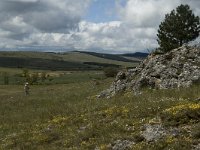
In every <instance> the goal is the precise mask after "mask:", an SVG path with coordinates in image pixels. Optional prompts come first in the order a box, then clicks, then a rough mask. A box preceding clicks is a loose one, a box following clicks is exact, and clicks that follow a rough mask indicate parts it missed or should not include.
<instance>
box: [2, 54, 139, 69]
mask: <svg viewBox="0 0 200 150" xmlns="http://www.w3.org/2000/svg"><path fill="white" fill-rule="evenodd" d="M140 61H141V59H138V58H134V57H131V58H128V57H127V58H126V57H124V56H123V55H117V54H116V55H115V54H101V53H94V52H79V51H75V52H66V53H53V52H26V51H14V52H7V51H4V52H0V67H11V68H30V69H42V70H99V69H103V68H105V67H135V66H137V65H138V64H139V62H140Z"/></svg>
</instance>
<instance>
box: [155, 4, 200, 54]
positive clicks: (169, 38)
mask: <svg viewBox="0 0 200 150" xmlns="http://www.w3.org/2000/svg"><path fill="white" fill-rule="evenodd" d="M199 32H200V20H199V16H195V15H194V13H193V12H192V10H191V9H190V6H189V5H183V4H181V5H180V6H178V7H177V8H176V10H172V11H171V13H170V14H166V15H165V20H164V21H163V22H161V24H160V25H159V29H158V34H157V37H158V39H157V41H158V44H159V45H160V50H161V51H163V52H168V51H170V50H172V49H174V48H177V47H180V46H182V45H183V44H184V43H188V42H189V41H192V40H194V39H195V38H197V37H198V36H199Z"/></svg>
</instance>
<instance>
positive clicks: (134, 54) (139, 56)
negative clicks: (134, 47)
mask: <svg viewBox="0 0 200 150" xmlns="http://www.w3.org/2000/svg"><path fill="white" fill-rule="evenodd" d="M148 55H149V54H148V53H142V52H136V53H127V54H122V55H121V56H125V57H135V58H146V57H147V56H148Z"/></svg>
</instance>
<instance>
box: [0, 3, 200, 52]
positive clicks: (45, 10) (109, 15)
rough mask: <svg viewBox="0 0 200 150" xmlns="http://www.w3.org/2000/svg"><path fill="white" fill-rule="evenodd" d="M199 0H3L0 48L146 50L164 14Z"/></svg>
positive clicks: (196, 8)
mask: <svg viewBox="0 0 200 150" xmlns="http://www.w3.org/2000/svg"><path fill="white" fill-rule="evenodd" d="M180 4H189V5H190V7H191V9H192V10H193V12H194V13H195V14H196V15H198V16H200V0H0V51H1V50H37V51H55V52H59V51H73V50H79V51H95V52H104V53H129V52H131V53H133V52H139V51H140V52H147V49H154V48H156V47H158V43H157V40H156V39H157V36H156V34H157V30H158V26H159V24H160V22H161V21H163V19H164V16H165V14H167V13H170V11H171V10H173V9H175V8H176V7H177V6H178V5H180Z"/></svg>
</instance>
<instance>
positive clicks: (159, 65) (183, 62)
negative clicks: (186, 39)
mask: <svg viewBox="0 0 200 150" xmlns="http://www.w3.org/2000/svg"><path fill="white" fill-rule="evenodd" d="M199 83H200V47H199V45H198V46H197V45H196V46H194V45H193V46H191V45H189V46H188V45H184V46H182V47H180V48H177V49H174V50H172V51H170V52H168V53H166V54H156V53H151V54H150V55H149V56H148V57H147V58H146V59H145V60H144V61H143V62H142V63H141V64H140V65H139V66H138V67H137V68H135V69H131V70H127V71H123V72H119V73H118V74H117V76H116V79H115V80H114V81H113V83H112V85H111V86H110V88H109V89H107V90H105V91H103V92H101V93H100V94H99V95H98V97H99V98H100V97H107V98H109V97H112V96H114V95H115V94H116V93H119V92H123V91H125V90H128V89H129V90H132V91H133V92H134V93H135V94H138V93H140V91H141V89H142V88H143V87H147V88H152V89H169V88H180V87H189V86H191V85H193V84H199Z"/></svg>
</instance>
